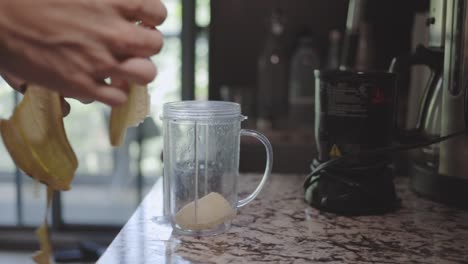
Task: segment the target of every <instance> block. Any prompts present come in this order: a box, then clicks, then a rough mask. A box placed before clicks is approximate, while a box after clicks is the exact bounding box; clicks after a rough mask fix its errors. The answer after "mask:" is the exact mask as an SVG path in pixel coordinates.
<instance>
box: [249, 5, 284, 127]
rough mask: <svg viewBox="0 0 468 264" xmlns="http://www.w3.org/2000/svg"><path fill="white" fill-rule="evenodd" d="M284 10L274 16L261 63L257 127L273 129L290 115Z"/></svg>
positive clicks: (259, 61) (258, 81)
mask: <svg viewBox="0 0 468 264" xmlns="http://www.w3.org/2000/svg"><path fill="white" fill-rule="evenodd" d="M283 36H284V24H283V16H282V12H281V10H279V9H277V10H275V11H274V12H273V14H272V15H271V17H270V21H269V29H268V34H267V37H266V40H265V44H264V47H263V49H262V51H261V54H260V56H259V59H258V65H257V66H258V68H257V70H258V71H257V85H258V94H257V101H258V104H257V107H258V108H257V127H258V128H259V129H271V128H273V127H275V126H276V125H277V123H278V122H280V120H281V119H282V118H284V117H285V116H287V111H288V83H287V67H288V65H287V58H286V52H285V48H284V43H283Z"/></svg>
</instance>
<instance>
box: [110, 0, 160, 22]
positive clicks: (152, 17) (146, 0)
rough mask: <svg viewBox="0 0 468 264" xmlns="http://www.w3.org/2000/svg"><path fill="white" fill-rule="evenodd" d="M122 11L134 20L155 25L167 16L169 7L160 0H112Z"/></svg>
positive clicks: (125, 15)
mask: <svg viewBox="0 0 468 264" xmlns="http://www.w3.org/2000/svg"><path fill="white" fill-rule="evenodd" d="M112 2H113V3H114V6H115V7H116V8H117V10H118V11H120V13H121V14H122V15H123V16H124V17H126V18H127V19H130V20H132V21H141V22H143V24H145V25H148V26H151V27H155V26H158V25H160V24H162V22H164V20H165V19H166V17H167V9H166V7H165V6H164V4H163V3H162V2H161V1H160V0H112Z"/></svg>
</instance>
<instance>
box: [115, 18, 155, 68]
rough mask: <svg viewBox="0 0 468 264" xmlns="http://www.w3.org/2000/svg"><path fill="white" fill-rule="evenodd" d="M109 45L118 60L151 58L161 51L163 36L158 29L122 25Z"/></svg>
mask: <svg viewBox="0 0 468 264" xmlns="http://www.w3.org/2000/svg"><path fill="white" fill-rule="evenodd" d="M113 35H114V37H111V38H109V39H108V42H109V43H108V45H109V46H110V48H111V50H112V51H113V52H114V53H115V54H116V58H118V59H119V58H127V57H132V56H136V57H150V56H152V55H154V54H157V53H159V52H160V51H161V48H162V46H163V35H162V33H161V32H160V31H159V30H157V29H149V28H145V27H142V26H138V25H135V24H128V23H122V24H121V25H118V26H116V27H115V29H114V32H113Z"/></svg>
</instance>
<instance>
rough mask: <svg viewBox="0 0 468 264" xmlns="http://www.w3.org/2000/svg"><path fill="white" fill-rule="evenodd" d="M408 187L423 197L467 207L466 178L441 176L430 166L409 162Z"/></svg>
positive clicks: (467, 188)
mask: <svg viewBox="0 0 468 264" xmlns="http://www.w3.org/2000/svg"><path fill="white" fill-rule="evenodd" d="M409 173H410V174H409V175H410V187H411V189H412V190H413V191H414V192H415V193H416V194H418V195H419V196H421V197H423V198H427V199H429V200H432V201H435V202H439V203H443V204H446V205H449V206H454V207H458V208H462V209H468V203H467V202H466V201H468V180H463V179H460V178H457V177H452V176H445V175H444V176H443V175H440V174H438V173H437V171H435V170H434V169H432V168H428V167H427V166H424V165H421V164H418V163H414V162H412V163H411V164H410V168H409Z"/></svg>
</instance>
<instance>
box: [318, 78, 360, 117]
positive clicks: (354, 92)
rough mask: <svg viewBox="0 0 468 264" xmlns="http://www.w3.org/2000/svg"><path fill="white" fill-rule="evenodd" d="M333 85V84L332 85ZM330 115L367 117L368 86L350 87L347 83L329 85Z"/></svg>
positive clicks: (327, 89) (327, 92)
mask: <svg viewBox="0 0 468 264" xmlns="http://www.w3.org/2000/svg"><path fill="white" fill-rule="evenodd" d="M330 86H331V85H330ZM325 90H326V96H327V104H328V105H327V111H328V115H333V116H344V117H367V115H368V102H369V98H368V87H366V86H365V85H361V86H359V87H350V86H349V84H346V83H338V84H337V85H336V86H333V87H327V88H326V89H325Z"/></svg>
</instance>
